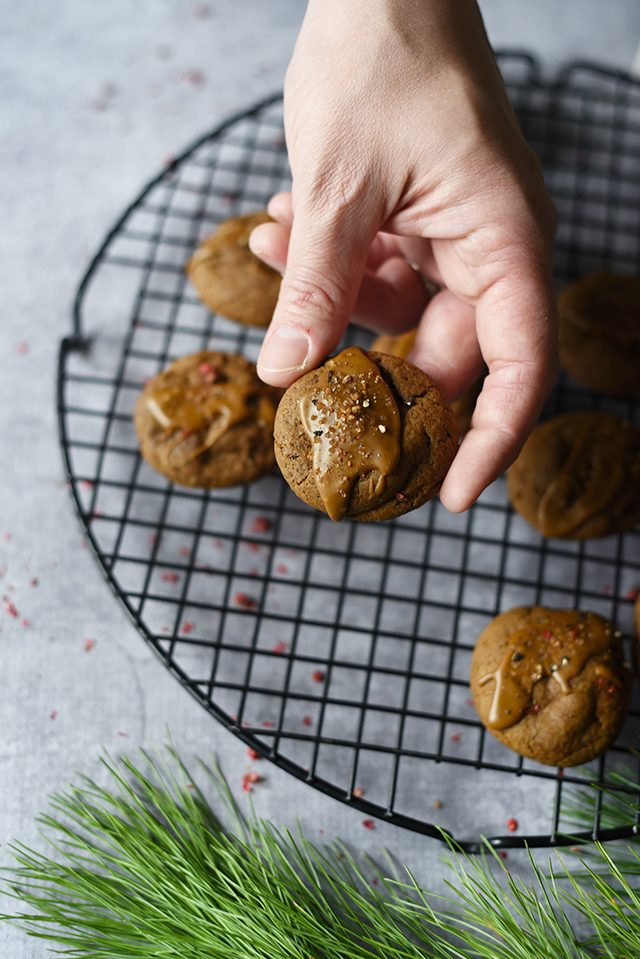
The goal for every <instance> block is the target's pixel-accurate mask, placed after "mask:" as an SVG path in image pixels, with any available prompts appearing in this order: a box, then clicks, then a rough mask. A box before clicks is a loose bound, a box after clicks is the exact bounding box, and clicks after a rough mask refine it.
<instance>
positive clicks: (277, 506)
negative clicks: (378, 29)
mask: <svg viewBox="0 0 640 959" xmlns="http://www.w3.org/2000/svg"><path fill="white" fill-rule="evenodd" d="M499 62H500V66H501V69H502V71H503V74H504V76H505V81H506V84H507V88H508V90H509V94H510V96H511V98H512V101H513V103H514V106H515V108H516V111H517V113H518V116H519V119H520V122H521V124H522V127H523V130H524V132H525V135H526V136H527V138H528V139H529V142H530V143H531V145H532V147H533V148H534V149H535V150H536V151H537V152H538V155H539V156H540V158H541V161H542V163H543V166H544V171H545V176H546V179H547V183H548V186H549V188H550V190H551V192H552V194H553V196H554V198H555V201H556V204H557V207H558V214H559V231H558V241H557V248H556V269H557V277H558V281H559V282H560V283H563V282H565V281H567V280H569V279H571V278H573V277H575V276H578V275H581V274H583V273H585V272H588V271H591V270H596V269H620V270H623V271H631V272H637V271H638V270H639V269H640V175H639V173H640V169H639V163H640V85H638V84H637V83H634V82H633V81H631V80H630V79H629V78H627V77H625V76H622V75H620V74H614V73H611V72H608V71H604V70H601V69H598V68H597V67H593V66H590V65H582V64H578V65H575V66H572V67H570V68H569V69H567V70H566V71H564V72H563V73H562V74H561V75H560V76H559V77H558V79H557V80H556V81H555V82H554V83H551V84H547V83H545V82H543V81H542V80H541V79H540V77H539V75H538V71H537V68H536V65H535V63H534V61H533V60H532V59H531V58H530V57H528V56H526V55H524V54H514V53H509V54H503V55H501V56H500V57H499ZM288 183H289V171H288V166H287V159H286V152H285V147H284V137H283V132H282V105H281V99H280V97H279V96H277V97H272V98H271V99H269V100H267V101H264V102H263V103H261V104H259V105H257V106H256V107H254V108H253V109H251V110H249V111H247V112H245V113H242V114H239V115H237V116H235V117H233V118H231V119H230V120H228V121H227V122H226V123H224V124H223V125H222V126H220V127H218V128H217V129H216V130H214V131H213V132H212V133H210V134H208V135H207V136H205V137H202V138H201V139H200V140H198V141H197V142H196V143H195V144H193V145H192V146H191V147H190V148H189V149H187V150H186V151H185V152H184V153H183V154H182V155H181V156H180V157H178V158H177V159H176V160H174V161H172V162H171V163H170V164H169V165H168V166H167V168H166V169H164V170H163V171H162V172H161V173H160V174H159V175H158V176H157V177H155V178H154V179H153V180H152V181H151V182H150V183H149V184H148V185H147V187H145V189H144V190H143V191H142V193H141V194H140V195H139V196H138V197H137V199H136V200H134V202H133V203H132V204H131V205H130V206H129V207H128V208H127V210H126V211H125V212H124V214H123V215H122V216H121V217H120V219H119V220H118V221H117V223H116V224H115V225H114V227H113V229H112V230H111V231H110V232H109V234H108V235H107V237H106V239H105V240H104V242H103V244H102V245H101V247H100V249H99V250H98V252H97V253H96V255H95V257H94V258H93V260H92V262H91V264H90V266H89V269H88V270H87V273H86V274H85V276H84V278H83V280H82V282H81V284H80V287H79V289H78V293H77V297H76V301H75V304H74V311H73V324H74V325H73V334H72V335H71V336H70V337H67V338H65V339H64V340H63V342H62V344H61V350H60V362H59V376H58V410H59V428H60V440H61V444H62V449H63V455H64V462H65V468H66V471H67V474H68V478H69V484H70V488H71V492H72V495H73V498H74V501H75V504H76V507H77V510H78V513H79V516H80V519H81V522H82V524H83V526H84V528H85V530H86V535H87V538H88V541H89V543H90V545H91V547H92V549H93V552H94V554H95V556H96V558H97V560H98V562H99V564H100V566H101V568H102V570H103V572H104V574H105V576H106V578H107V580H108V582H109V584H110V586H111V588H112V589H113V591H114V593H115V594H116V596H117V597H118V599H119V600H120V602H121V603H122V605H123V606H124V608H125V609H126V610H127V612H128V614H129V616H130V618H131V620H132V621H133V623H134V624H135V626H136V627H137V628H138V630H139V631H140V632H141V633H142V635H143V636H144V638H145V639H146V640H147V641H148V642H149V643H150V644H151V646H152V647H153V648H154V649H155V651H156V652H157V653H158V654H159V656H160V657H161V658H162V660H163V662H164V663H165V664H166V665H167V667H168V668H169V669H170V670H171V671H172V672H173V673H174V675H176V676H177V677H178V678H179V679H180V681H181V682H182V683H183V685H184V686H185V687H186V688H187V689H188V690H189V691H190V692H191V693H192V694H193V695H194V696H195V697H196V698H197V699H198V700H199V702H201V703H202V705H203V706H205V708H206V709H207V710H208V711H209V712H210V713H211V714H212V715H214V716H215V717H216V718H217V719H218V720H219V721H220V722H222V723H223V724H224V725H225V726H226V727H228V728H229V729H231V730H233V732H234V733H235V734H236V735H237V736H238V737H239V738H240V739H242V740H244V742H245V743H247V744H249V745H250V746H251V747H253V748H254V749H255V750H256V751H257V752H259V753H260V754H262V755H265V756H268V757H269V758H270V759H271V760H272V761H273V762H275V763H276V764H277V765H279V766H281V767H282V768H284V769H286V770H288V771H289V772H290V773H292V774H293V775H295V776H297V777H299V778H301V779H304V780H305V781H306V782H308V783H309V784H310V785H312V786H314V787H316V788H317V789H320V790H322V791H323V792H325V793H327V794H329V795H331V796H334V797H335V798H337V799H340V800H341V801H343V802H346V803H349V804H350V805H353V806H355V807H357V808H359V809H361V810H362V811H363V813H366V814H367V815H370V816H379V817H382V818H384V819H386V820H388V821H390V822H394V823H397V824H399V825H401V826H405V827H407V828H409V829H412V830H416V831H418V832H422V833H425V834H427V835H431V836H435V837H438V838H443V836H444V835H449V836H450V835H451V830H450V828H448V822H447V813H449V815H450V817H451V818H452V820H455V818H456V817H457V819H458V821H459V820H460V819H461V814H464V818H465V821H466V822H467V823H468V826H467V829H468V835H465V836H462V837H459V836H457V837H456V840H457V841H458V842H460V844H461V845H462V846H463V847H464V848H466V849H468V850H471V851H475V850H477V849H478V840H479V836H480V834H481V833H482V832H485V833H486V831H487V828H489V830H490V831H491V829H493V830H495V823H496V822H498V823H499V822H500V821H504V820H501V819H500V815H501V813H500V810H501V808H502V807H501V803H502V804H504V803H505V802H507V803H509V802H511V803H516V802H517V803H519V807H518V808H520V807H521V808H522V809H523V812H522V813H521V814H520V816H519V818H520V823H521V826H522V827H523V831H522V833H521V834H519V835H517V836H515V835H500V834H499V835H494V836H493V837H492V838H491V842H492V843H493V844H494V845H495V846H496V847H508V846H521V845H523V844H524V843H525V842H526V843H528V844H529V845H530V846H549V845H561V844H564V843H566V842H569V841H570V842H576V841H577V838H576V834H575V833H573V835H572V836H571V837H567V836H566V835H563V832H562V826H563V812H564V808H563V795H564V790H565V788H566V786H567V784H572V785H585V784H587V783H589V782H592V781H594V780H595V781H596V782H599V783H602V782H604V781H605V780H607V778H608V774H609V772H610V771H611V770H612V769H615V768H617V767H618V766H619V765H620V763H624V764H625V765H626V766H627V767H628V766H629V765H630V764H632V763H634V762H635V764H636V765H635V767H634V768H635V769H636V770H637V768H638V765H637V760H634V758H633V754H632V752H631V750H630V749H629V747H630V745H631V744H632V742H633V736H634V735H636V736H637V724H638V716H639V713H638V710H637V708H636V709H634V710H632V713H631V716H630V720H629V722H628V724H627V727H626V731H625V733H623V736H622V737H621V739H620V741H619V743H618V744H617V745H615V746H614V747H613V748H612V749H611V750H609V752H608V753H607V754H606V755H605V756H603V757H601V758H600V759H599V760H598V761H596V762H594V763H592V764H591V765H590V767H588V768H586V769H577V770H576V769H571V770H567V771H566V772H563V771H562V770H553V769H549V768H547V767H544V766H540V765H538V764H536V763H533V762H531V761H529V760H526V759H522V758H521V757H518V756H515V755H514V754H512V753H510V752H509V751H508V750H506V749H505V748H504V747H502V746H500V745H499V744H497V743H496V742H495V741H494V740H493V739H492V737H490V736H488V735H487V734H486V732H485V730H484V729H483V727H482V726H481V724H480V723H479V722H478V719H477V717H476V714H475V712H474V710H473V706H472V703H471V702H470V700H469V691H468V666H469V658H470V654H471V650H472V648H473V644H474V640H475V638H476V636H477V634H478V633H479V631H480V630H481V629H482V628H483V627H484V625H486V623H487V622H488V621H489V619H490V618H491V617H492V616H494V615H495V614H497V613H498V612H499V611H501V610H503V609H506V608H508V607H510V606H513V605H517V604H520V603H547V604H549V605H555V606H563V605H564V606H571V607H576V608H582V609H592V610H594V611H596V612H600V613H602V614H603V615H605V616H608V617H611V618H613V619H614V620H615V621H616V622H617V623H619V624H620V626H621V628H622V629H623V630H624V629H626V630H627V631H629V630H630V620H631V606H632V603H631V596H632V588H633V586H635V585H636V584H638V583H639V582H640V536H639V534H638V532H637V531H632V532H630V533H628V534H626V535H625V536H615V537H609V538H607V539H605V540H598V541H595V542H585V543H573V542H565V541H561V540H558V541H556V540H543V539H542V538H541V537H540V536H538V535H537V534H536V533H535V532H534V531H533V530H531V529H529V528H528V527H527V526H526V524H525V523H523V522H522V520H521V519H520V518H519V517H518V516H516V515H514V513H513V512H512V510H511V508H510V506H509V504H508V501H507V498H506V494H505V486H504V482H503V481H502V480H500V481H498V482H497V483H495V484H493V486H492V487H491V488H490V489H489V490H488V491H487V492H486V493H485V494H484V495H483V497H482V498H481V500H480V501H479V503H478V504H476V506H475V507H474V508H473V509H472V510H471V511H469V512H468V513H467V514H466V515H464V516H451V515H449V514H447V513H446V512H445V511H444V510H443V509H442V508H441V507H440V506H439V505H438V504H437V503H430V504H427V505H426V506H425V507H423V508H422V509H421V510H419V511H416V512H414V513H411V514H409V515H408V516H406V517H402V518H401V519H400V520H398V521H396V522H393V523H388V524H371V525H362V524H356V523H345V524H341V525H335V524H332V523H331V522H330V521H329V520H328V519H327V518H326V517H323V516H322V515H321V514H319V513H316V512H313V511H311V510H309V509H307V508H306V507H305V506H303V505H302V504H301V503H299V502H298V501H297V500H296V499H295V497H294V496H293V495H292V494H291V493H290V492H289V490H288V489H287V487H286V485H285V484H284V483H283V482H282V480H281V479H280V478H278V477H276V476H272V477H268V478H267V479H264V480H262V481H260V482H258V483H254V484H252V485H250V486H246V487H240V488H236V489H231V490H212V491H196V490H188V489H181V488H179V487H174V486H173V485H171V484H170V483H168V482H167V481H166V480H164V479H163V478H162V477H159V476H157V475H155V474H154V473H153V472H152V471H151V470H150V469H149V468H148V467H147V466H146V464H144V463H143V462H142V461H141V459H140V456H139V452H138V448H137V443H136V439H135V434H134V430H133V426H132V422H131V414H132V411H133V407H134V404H135V400H136V398H137V395H138V394H139V392H140V389H141V387H142V385H143V383H144V381H145V379H146V378H148V377H150V376H153V375H155V374H156V373H157V372H158V371H159V370H160V369H162V368H163V367H164V366H165V365H166V364H167V363H168V362H170V361H171V360H173V359H175V358H176V357H178V356H180V355H183V354H185V353H189V352H193V351H195V350H198V349H202V348H204V347H209V348H214V349H216V348H218V349H224V350H228V351H232V352H240V353H244V354H245V355H247V356H249V357H250V358H252V359H253V358H255V356H256V355H257V352H258V349H259V345H260V340H261V335H262V334H261V333H260V331H257V330H252V329H248V328H245V327H241V326H240V325H238V324H236V323H232V322H230V321H227V320H225V319H224V318H222V317H219V316H213V315H212V314H211V313H209V312H208V311H207V310H206V309H205V308H204V307H203V306H202V304H201V303H200V302H199V300H198V298H197V297H196V296H195V294H194V292H193V290H192V289H191V288H190V287H189V285H188V283H187V281H186V277H185V272H184V264H185V261H186V259H187V258H188V256H189V255H190V253H191V251H192V250H193V249H194V247H195V246H196V245H197V243H198V242H199V241H200V240H201V239H202V238H204V237H205V236H206V235H208V234H209V233H210V232H211V230H212V229H213V228H214V227H215V224H216V223H217V222H219V221H221V220H223V219H225V218H227V217H228V216H231V215H234V214H238V213H243V212H249V211H251V210H254V209H256V208H259V207H263V206H264V205H265V202H266V200H267V199H268V197H269V196H270V195H271V194H272V193H274V192H275V191H277V190H280V189H283V188H286V187H287V185H288ZM358 337H360V339H359V340H358ZM349 338H350V339H351V340H352V341H353V340H354V339H356V340H358V341H359V342H363V343H364V342H366V339H362V334H357V333H354V332H352V333H350V334H349ZM595 408H603V409H608V410H611V411H613V412H617V413H618V414H619V415H623V416H626V417H628V418H630V419H635V420H636V421H637V420H638V416H639V413H640V411H639V409H638V405H637V404H634V403H633V402H632V401H630V400H629V401H627V400H619V399H609V398H604V397H596V396H593V395H591V394H590V393H589V392H588V391H585V390H582V389H580V388H578V387H576V386H575V384H572V383H571V382H569V381H567V380H565V379H563V378H561V379H560V381H559V383H558V386H557V388H556V389H555V390H554V393H553V395H552V397H551V399H550V401H549V403H548V406H547V409H546V415H550V414H552V413H555V412H558V411H561V410H568V409H595ZM634 724H635V725H634ZM465 776H466V777H471V776H473V777H474V785H476V786H477V789H478V795H482V796H484V797H485V800H486V803H487V805H486V806H485V807H483V805H482V803H481V802H480V803H479V804H478V806H477V808H473V809H468V810H466V811H465V810H461V809H458V808H457V807H456V802H455V799H454V798H453V797H452V798H451V801H449V800H447V801H446V802H445V806H444V809H443V811H442V812H440V811H438V812H435V811H433V810H432V801H433V799H434V797H437V792H438V790H448V791H449V794H450V795H451V793H452V792H453V793H455V784H456V782H459V781H460V777H465ZM639 780H640V777H639ZM363 784H364V786H365V792H364V795H363V794H362V787H363ZM532 790H535V791H536V793H538V794H539V793H540V792H541V790H542V791H544V790H546V792H547V793H548V803H549V825H548V827H547V829H546V830H545V831H544V832H539V831H538V832H537V833H534V834H531V833H530V832H527V828H528V827H527V806H528V802H527V797H528V796H530V795H531V792H532ZM639 792H640V787H639ZM635 798H636V799H638V800H639V805H640V796H636V797H635ZM529 805H530V803H529ZM437 806H438V803H437V802H436V807H437ZM506 808H507V806H505V809H506ZM425 810H428V811H429V812H428V813H427V814H426V815H425ZM496 810H498V812H496ZM429 818H432V819H435V820H436V821H435V823H432V822H429V821H428V819H429ZM533 828H534V829H537V830H539V829H540V825H539V823H533ZM635 830H636V831H638V824H637V823H636V826H635ZM632 831H633V830H626V831H625V830H619V829H617V830H614V829H610V828H605V826H603V825H602V823H601V807H600V805H598V806H597V809H596V815H595V819H594V823H593V828H592V829H591V830H589V831H588V832H584V833H581V834H579V835H580V836H582V837H583V838H585V839H586V838H595V837H598V838H600V839H607V838H615V837H619V836H621V835H630V834H631V832H632Z"/></svg>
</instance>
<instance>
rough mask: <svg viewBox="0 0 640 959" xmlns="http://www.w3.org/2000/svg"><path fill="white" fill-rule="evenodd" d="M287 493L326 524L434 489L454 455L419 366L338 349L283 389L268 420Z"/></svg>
mask: <svg viewBox="0 0 640 959" xmlns="http://www.w3.org/2000/svg"><path fill="white" fill-rule="evenodd" d="M274 438H275V449H276V459H277V461H278V465H279V467H280V469H281V470H282V473H283V476H284V478H285V479H286V481H287V482H288V483H289V486H290V487H291V489H292V490H293V492H294V493H295V494H296V495H297V496H299V497H300V499H302V500H304V502H305V503H308V504H309V506H313V507H315V508H316V509H319V510H324V511H325V512H326V513H328V515H329V516H330V517H331V519H333V520H341V519H343V518H344V517H345V516H347V517H350V518H351V519H357V520H386V519H393V517H395V516H400V515H401V514H402V513H407V512H409V510H412V509H416V507H418V506H421V505H422V504H423V503H425V502H426V501H427V500H428V499H430V498H431V497H432V496H434V495H435V493H436V492H437V491H438V489H439V487H440V484H441V483H442V480H443V479H444V476H445V473H446V472H447V470H448V468H449V465H450V464H451V461H452V459H453V457H454V455H455V451H456V431H455V422H454V418H453V414H452V413H451V410H450V409H449V407H448V406H447V405H446V404H445V403H444V401H443V400H442V397H441V395H440V393H439V391H438V388H437V387H436V386H435V384H434V383H433V382H432V380H430V379H429V377H428V376H427V375H426V374H425V373H423V372H422V371H421V370H419V369H417V367H415V366H413V365H412V364H411V363H408V362H407V361H406V360H401V359H399V358H398V357H395V356H387V355H385V354H382V353H365V352H364V351H363V350H360V349H358V348H357V347H350V348H349V349H346V350H343V352H342V353H339V354H338V355H337V356H334V357H332V358H331V359H329V360H327V362H326V363H325V364H324V366H321V367H320V368H319V369H317V370H312V371H311V372H310V373H307V374H306V375H305V376H303V377H301V378H300V379H299V380H297V381H296V382H295V383H294V384H293V385H292V386H290V387H289V389H288V390H287V391H286V393H285V394H284V396H283V398H282V402H281V404H280V406H279V408H278V413H277V416H276V422H275V431H274Z"/></svg>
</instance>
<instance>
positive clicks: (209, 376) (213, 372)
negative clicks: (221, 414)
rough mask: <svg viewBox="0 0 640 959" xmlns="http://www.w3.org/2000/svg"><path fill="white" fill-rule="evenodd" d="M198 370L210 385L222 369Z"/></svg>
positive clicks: (203, 366)
mask: <svg viewBox="0 0 640 959" xmlns="http://www.w3.org/2000/svg"><path fill="white" fill-rule="evenodd" d="M174 162H175V161H174ZM198 370H199V371H200V376H201V377H202V379H203V380H204V381H205V383H208V384H209V385H211V384H212V383H215V382H216V381H217V380H219V379H220V370H219V369H218V368H217V367H216V366H212V365H211V363H201V364H200V366H199V367H198Z"/></svg>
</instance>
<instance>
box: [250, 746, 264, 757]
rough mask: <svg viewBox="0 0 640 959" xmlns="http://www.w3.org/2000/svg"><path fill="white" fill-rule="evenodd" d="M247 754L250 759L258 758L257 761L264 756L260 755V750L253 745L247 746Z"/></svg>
mask: <svg viewBox="0 0 640 959" xmlns="http://www.w3.org/2000/svg"><path fill="white" fill-rule="evenodd" d="M247 756H248V757H249V759H254V760H256V761H257V760H258V759H262V756H261V755H260V753H259V752H258V750H257V749H253V747H252V746H249V747H248V748H247Z"/></svg>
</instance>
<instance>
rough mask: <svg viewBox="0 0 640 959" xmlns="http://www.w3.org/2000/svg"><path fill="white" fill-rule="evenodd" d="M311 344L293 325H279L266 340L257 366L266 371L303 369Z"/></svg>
mask: <svg viewBox="0 0 640 959" xmlns="http://www.w3.org/2000/svg"><path fill="white" fill-rule="evenodd" d="M310 347H311V344H310V342H309V337H308V336H307V335H306V334H305V333H302V332H301V331H300V330H297V329H296V328H295V327H294V326H279V327H278V328H277V330H274V332H273V333H272V334H271V336H270V337H269V338H268V339H267V340H266V342H265V344H264V346H263V347H262V352H261V353H260V359H259V360H258V366H260V368H261V369H263V370H265V372H267V373H292V372H294V370H302V369H304V366H305V363H306V361H307V357H308V355H309V349H310Z"/></svg>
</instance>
